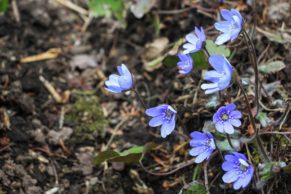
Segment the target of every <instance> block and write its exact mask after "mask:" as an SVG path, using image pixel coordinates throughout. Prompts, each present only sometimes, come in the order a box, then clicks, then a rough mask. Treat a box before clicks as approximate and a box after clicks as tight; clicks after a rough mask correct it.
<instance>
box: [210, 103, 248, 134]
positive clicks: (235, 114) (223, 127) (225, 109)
mask: <svg viewBox="0 0 291 194" xmlns="http://www.w3.org/2000/svg"><path fill="white" fill-rule="evenodd" d="M235 109H236V105H235V104H233V103H232V104H228V105H226V106H222V107H220V108H219V109H218V110H217V112H216V113H215V114H214V115H213V122H214V124H215V128H216V129H217V131H219V132H220V133H228V134H233V133H234V128H233V126H235V127H239V126H241V121H240V120H239V119H240V118H241V116H242V115H241V112H240V111H238V110H235Z"/></svg>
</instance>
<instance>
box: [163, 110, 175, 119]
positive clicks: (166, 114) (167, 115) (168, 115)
mask: <svg viewBox="0 0 291 194" xmlns="http://www.w3.org/2000/svg"><path fill="white" fill-rule="evenodd" d="M173 114H174V113H173V112H172V111H171V110H169V109H167V110H165V112H164V113H163V119H164V120H167V121H170V120H171V119H172V117H173Z"/></svg>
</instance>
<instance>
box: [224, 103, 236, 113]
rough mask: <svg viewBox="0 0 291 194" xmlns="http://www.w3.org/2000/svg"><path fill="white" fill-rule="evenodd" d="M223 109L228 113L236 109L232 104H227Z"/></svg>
mask: <svg viewBox="0 0 291 194" xmlns="http://www.w3.org/2000/svg"><path fill="white" fill-rule="evenodd" d="M225 108H226V109H227V110H228V111H233V110H235V109H236V105H235V104H234V103H231V104H227V105H226V106H225Z"/></svg>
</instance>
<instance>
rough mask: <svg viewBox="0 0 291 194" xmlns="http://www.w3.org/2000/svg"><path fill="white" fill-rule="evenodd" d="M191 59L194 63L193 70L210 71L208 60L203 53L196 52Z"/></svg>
mask: <svg viewBox="0 0 291 194" xmlns="http://www.w3.org/2000/svg"><path fill="white" fill-rule="evenodd" d="M191 57H192V59H193V63H194V65H193V69H198V70H201V69H208V68H209V65H208V62H207V58H206V56H205V55H204V53H203V51H198V52H195V53H193V54H191Z"/></svg>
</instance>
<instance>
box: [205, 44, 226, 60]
mask: <svg viewBox="0 0 291 194" xmlns="http://www.w3.org/2000/svg"><path fill="white" fill-rule="evenodd" d="M206 50H207V51H208V53H209V54H210V55H213V54H217V55H223V56H225V57H229V56H230V50H229V49H228V48H226V46H222V45H220V46H218V45H216V44H215V43H214V42H213V41H212V40H206Z"/></svg>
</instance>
